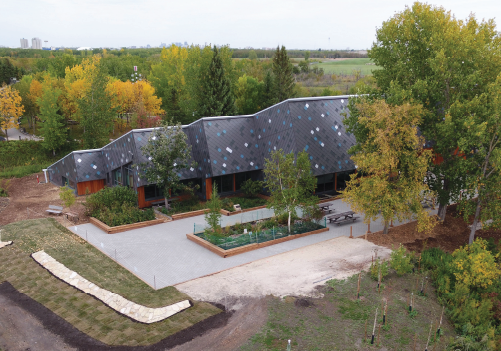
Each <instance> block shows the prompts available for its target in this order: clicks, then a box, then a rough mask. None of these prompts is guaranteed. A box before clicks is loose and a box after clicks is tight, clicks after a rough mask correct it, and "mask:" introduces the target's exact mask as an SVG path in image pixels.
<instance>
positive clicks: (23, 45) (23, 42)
mask: <svg viewBox="0 0 501 351" xmlns="http://www.w3.org/2000/svg"><path fill="white" fill-rule="evenodd" d="M27 48H28V39H24V38H21V49H27Z"/></svg>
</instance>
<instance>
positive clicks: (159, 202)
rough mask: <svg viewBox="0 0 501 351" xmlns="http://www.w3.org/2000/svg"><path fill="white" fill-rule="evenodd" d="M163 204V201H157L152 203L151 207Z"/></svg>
mask: <svg viewBox="0 0 501 351" xmlns="http://www.w3.org/2000/svg"><path fill="white" fill-rule="evenodd" d="M163 203H165V200H157V201H153V202H152V203H151V205H152V206H155V205H160V204H163Z"/></svg>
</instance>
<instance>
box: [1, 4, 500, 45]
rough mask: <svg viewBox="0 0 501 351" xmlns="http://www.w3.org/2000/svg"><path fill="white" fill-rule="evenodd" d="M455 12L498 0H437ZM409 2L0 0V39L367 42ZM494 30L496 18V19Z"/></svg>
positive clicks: (495, 14)
mask: <svg viewBox="0 0 501 351" xmlns="http://www.w3.org/2000/svg"><path fill="white" fill-rule="evenodd" d="M428 3H430V4H433V5H438V6H443V7H444V8H445V9H446V10H450V11H451V12H452V13H453V14H454V15H455V16H456V18H466V17H467V16H468V15H469V14H470V13H474V14H475V15H476V17H477V19H491V18H494V19H498V21H497V22H499V18H501V5H500V2H499V0H475V1H471V0H469V1H463V0H437V1H428ZM406 5H412V1H399V0H377V1H375V0H351V1H346V0H345V1H339V0H308V1H305V0H251V1H241V0H240V1H239V0H232V1H230V0H212V1H207V0H181V1H180V0H176V1H173V0H140V1H138V0H135V1H133V0H0V13H1V14H2V22H3V23H2V24H3V25H2V29H1V30H0V45H4V46H8V47H19V46H20V39H21V38H27V39H28V42H29V45H30V46H31V38H33V37H38V38H41V39H42V41H45V40H47V43H45V42H44V43H43V46H65V47H82V46H84V47H124V46H125V47H128V46H137V47H139V46H146V45H147V44H149V45H151V46H159V45H160V43H167V44H170V43H173V42H182V43H184V42H185V41H186V42H188V44H195V45H196V44H200V45H203V44H205V43H207V44H210V43H211V44H217V45H226V44H229V45H230V46H231V47H232V48H243V47H249V46H250V47H253V48H263V47H276V46H277V45H285V46H286V47H287V48H288V49H310V50H314V49H318V48H322V49H347V48H350V49H356V50H364V49H368V48H370V46H371V45H372V43H373V41H374V39H375V33H376V28H377V27H380V26H381V24H382V23H383V21H385V20H387V19H389V18H390V17H391V16H392V15H393V14H394V13H395V12H400V11H403V10H404V9H405V6H406ZM498 29H500V30H501V25H498Z"/></svg>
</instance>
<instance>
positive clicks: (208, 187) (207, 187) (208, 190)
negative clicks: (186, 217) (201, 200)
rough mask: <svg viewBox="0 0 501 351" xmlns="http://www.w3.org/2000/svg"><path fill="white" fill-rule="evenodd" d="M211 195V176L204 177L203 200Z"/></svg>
mask: <svg viewBox="0 0 501 351" xmlns="http://www.w3.org/2000/svg"><path fill="white" fill-rule="evenodd" d="M211 196H212V178H207V179H205V200H207V201H209V200H210V197H211Z"/></svg>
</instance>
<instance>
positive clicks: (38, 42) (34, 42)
mask: <svg viewBox="0 0 501 351" xmlns="http://www.w3.org/2000/svg"><path fill="white" fill-rule="evenodd" d="M31 48H32V49H39V50H42V39H40V38H33V39H31Z"/></svg>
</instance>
